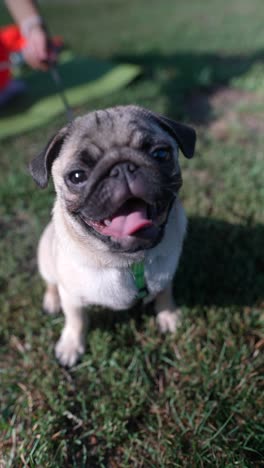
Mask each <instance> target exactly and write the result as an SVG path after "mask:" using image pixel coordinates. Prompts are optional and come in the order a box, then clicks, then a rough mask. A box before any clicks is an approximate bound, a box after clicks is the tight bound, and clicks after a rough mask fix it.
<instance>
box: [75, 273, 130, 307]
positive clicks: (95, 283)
mask: <svg viewBox="0 0 264 468" xmlns="http://www.w3.org/2000/svg"><path fill="white" fill-rule="evenodd" d="M69 288H70V290H71V294H72V295H73V296H74V297H76V298H77V297H78V298H79V301H80V302H81V305H83V306H85V305H88V304H97V305H101V306H104V307H110V308H112V309H127V308H129V307H131V305H132V304H133V302H134V301H135V299H136V298H137V293H138V291H137V287H136V284H135V281H134V278H133V274H132V272H131V271H130V270H129V269H116V268H93V267H89V266H82V267H80V266H78V272H77V271H76V274H74V272H73V271H72V275H71V285H70V286H69V287H68V288H67V289H69Z"/></svg>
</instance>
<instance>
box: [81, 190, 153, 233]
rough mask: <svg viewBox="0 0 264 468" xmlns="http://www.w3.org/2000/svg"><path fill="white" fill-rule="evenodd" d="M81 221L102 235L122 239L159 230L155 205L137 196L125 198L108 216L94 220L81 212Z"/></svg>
mask: <svg viewBox="0 0 264 468" xmlns="http://www.w3.org/2000/svg"><path fill="white" fill-rule="evenodd" d="M80 217H81V219H82V221H83V222H84V223H85V224H86V225H88V226H90V227H91V228H93V229H94V230H95V231H97V232H98V233H99V234H102V235H103V236H109V237H113V238H117V239H124V238H126V237H128V236H136V237H155V236H156V235H157V232H158V231H159V225H158V222H157V207H154V206H152V205H149V204H147V203H146V202H145V201H143V200H141V199H137V198H132V199H129V200H127V201H126V202H125V203H124V204H123V205H122V206H121V207H120V208H119V209H118V210H117V211H116V212H115V213H114V214H112V215H111V216H110V217H108V218H106V219H103V220H100V221H94V220H91V219H87V218H86V217H84V216H83V215H82V214H81V215H80Z"/></svg>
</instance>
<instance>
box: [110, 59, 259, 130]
mask: <svg viewBox="0 0 264 468" xmlns="http://www.w3.org/2000/svg"><path fill="white" fill-rule="evenodd" d="M263 59H264V51H263V50H259V51H256V52H255V53H252V54H229V55H228V54H221V53H206V52H203V53H199V52H192V51H190V52H179V53H175V54H171V55H164V54H161V53H160V52H158V51H151V52H147V53H145V54H144V55H118V56H116V57H114V60H119V61H125V62H131V63H135V64H137V65H140V66H141V67H142V68H143V69H145V72H146V73H147V74H148V75H149V76H151V77H152V78H153V79H154V80H158V81H159V83H160V94H162V95H163V96H165V97H166V101H167V109H166V113H167V114H168V115H170V116H174V117H176V118H185V117H186V118H189V119H190V118H191V120H192V121H193V122H194V123H196V124H208V123H209V122H210V121H211V120H212V119H213V118H214V116H213V112H212V107H211V104H210V100H209V98H208V99H207V100H206V99H203V105H202V108H201V109H200V112H199V113H197V112H196V114H195V115H194V116H193V115H192V116H190V115H188V110H187V109H186V97H187V96H190V95H192V94H193V93H197V92H199V91H201V90H204V91H207V92H208V94H210V92H211V91H213V90H214V89H217V88H218V87H219V86H223V85H225V86H227V85H228V84H229V85H230V84H231V83H232V80H233V79H234V78H238V77H240V76H243V75H244V74H245V73H247V72H248V71H249V70H250V69H251V68H252V67H253V66H254V65H256V64H261V63H263ZM208 97H209V96H208Z"/></svg>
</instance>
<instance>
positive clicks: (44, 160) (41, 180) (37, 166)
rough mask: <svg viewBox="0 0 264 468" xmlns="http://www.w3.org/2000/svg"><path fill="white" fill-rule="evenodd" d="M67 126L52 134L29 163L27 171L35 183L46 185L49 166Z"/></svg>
mask: <svg viewBox="0 0 264 468" xmlns="http://www.w3.org/2000/svg"><path fill="white" fill-rule="evenodd" d="M68 130H69V127H68V126H66V127H63V128H62V129H61V130H60V131H59V132H58V133H56V134H55V135H53V137H52V138H51V139H50V140H49V142H48V144H47V145H46V147H45V148H44V149H43V151H41V153H39V154H38V155H37V156H36V157H35V158H34V159H33V160H32V161H31V163H30V164H29V172H30V174H31V175H32V177H33V179H34V180H35V182H36V184H37V185H38V186H39V187H41V188H45V187H47V185H48V181H49V176H50V172H51V166H52V164H53V162H54V160H55V159H56V158H57V157H58V155H59V153H60V150H61V147H62V145H63V143H64V140H65V137H66V136H67V135H68Z"/></svg>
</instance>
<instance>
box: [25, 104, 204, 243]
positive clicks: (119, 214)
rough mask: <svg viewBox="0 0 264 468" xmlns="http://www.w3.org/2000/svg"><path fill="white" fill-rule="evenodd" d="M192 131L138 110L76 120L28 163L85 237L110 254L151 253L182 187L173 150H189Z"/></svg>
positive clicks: (131, 108) (111, 111)
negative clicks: (50, 184) (98, 242)
mask: <svg viewBox="0 0 264 468" xmlns="http://www.w3.org/2000/svg"><path fill="white" fill-rule="evenodd" d="M194 144H195V132H194V131H193V130H192V129H191V128H190V127H187V126H184V125H181V124H178V123H176V122H174V121H171V120H169V119H166V118H164V117H161V116H158V115H156V114H153V113H151V112H149V111H147V110H145V109H141V108H139V107H136V106H126V107H116V108H111V109H107V110H104V111H97V112H92V113H89V114H87V115H85V116H83V117H80V118H77V119H75V120H74V121H73V122H72V123H71V124H69V125H68V126H67V127H65V128H63V129H62V130H61V131H60V132H59V133H58V134H57V135H55V137H54V138H53V139H52V140H51V141H50V142H49V144H48V146H47V147H46V148H45V150H44V151H43V152H42V153H41V154H40V155H39V156H38V157H37V158H35V160H33V161H32V163H31V167H30V169H31V173H32V175H33V177H34V179H35V180H36V182H37V183H38V184H39V185H40V186H41V187H44V186H46V185H47V182H48V176H49V173H50V172H52V176H53V180H54V185H55V189H56V192H57V194H58V197H59V200H60V202H61V206H62V209H65V210H66V211H67V213H68V214H69V215H70V216H71V217H72V219H74V222H75V223H77V225H78V229H81V231H82V233H83V234H84V235H86V234H87V235H89V236H90V235H92V236H95V237H96V238H98V239H100V240H101V241H102V242H103V243H104V244H106V245H107V246H108V249H109V250H111V251H119V252H135V251H138V250H142V249H147V248H151V247H153V246H154V245H156V244H157V243H158V242H159V241H160V240H161V238H162V235H163V232H164V229H165V225H166V221H167V217H168V214H169V210H170V207H171V205H172V203H173V201H174V199H175V197H176V195H177V192H178V190H179V189H180V187H181V184H182V179H181V172H180V168H179V164H178V148H179V147H180V148H181V150H182V151H183V153H184V154H185V155H186V156H187V157H191V156H192V155H193V151H194Z"/></svg>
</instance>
